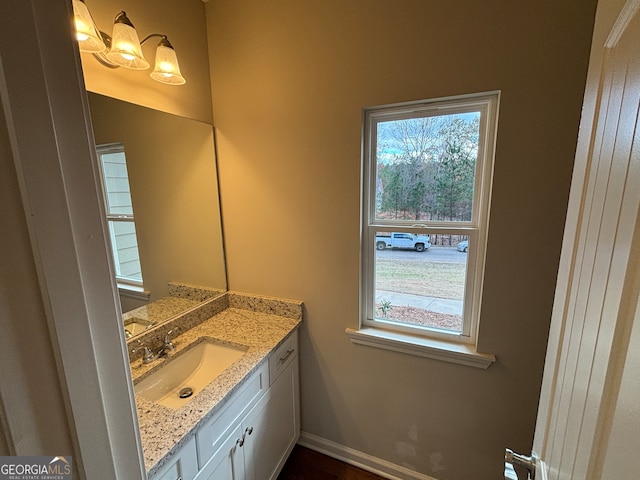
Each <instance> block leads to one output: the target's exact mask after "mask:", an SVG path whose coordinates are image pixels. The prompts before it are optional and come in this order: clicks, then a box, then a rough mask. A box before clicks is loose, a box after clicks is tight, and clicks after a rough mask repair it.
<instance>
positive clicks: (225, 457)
mask: <svg viewBox="0 0 640 480" xmlns="http://www.w3.org/2000/svg"><path fill="white" fill-rule="evenodd" d="M241 438H242V427H241V425H239V424H238V425H237V426H236V428H235V429H233V430H232V431H231V434H230V435H229V436H228V437H227V438H226V440H225V441H224V442H223V443H222V445H221V446H220V448H219V449H218V450H217V451H216V453H214V454H213V456H212V457H211V459H210V460H209V461H208V462H207V464H206V465H205V466H204V468H203V469H202V470H200V472H199V473H198V476H197V477H196V479H195V480H246V476H245V472H244V450H243V448H240V447H239V440H240V439H241Z"/></svg>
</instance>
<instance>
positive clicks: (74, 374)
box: [0, 0, 146, 480]
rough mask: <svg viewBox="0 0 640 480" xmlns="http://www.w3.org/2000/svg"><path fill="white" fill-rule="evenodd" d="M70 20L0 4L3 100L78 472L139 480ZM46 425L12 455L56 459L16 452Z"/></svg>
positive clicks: (31, 1) (11, 438)
mask: <svg viewBox="0 0 640 480" xmlns="http://www.w3.org/2000/svg"><path fill="white" fill-rule="evenodd" d="M72 18H73V15H72V8H71V2H70V1H69V0H66V1H62V2H59V1H56V2H52V1H51V0H7V1H3V2H2V3H1V5H0V95H1V100H2V108H3V110H4V116H5V119H6V123H7V128H8V132H9V138H10V144H11V153H12V157H13V162H14V166H15V170H16V176H17V179H16V181H17V183H18V185H19V189H20V194H21V197H22V204H23V208H24V211H23V212H20V213H21V214H22V215H24V217H25V219H26V223H27V229H28V232H29V239H30V243H31V250H32V253H33V260H34V263H35V268H36V271H37V276H38V282H39V286H40V294H41V297H42V303H43V306H44V311H45V315H46V325H43V327H44V328H45V329H47V330H48V336H49V338H50V342H51V345H52V348H53V353H54V356H55V362H56V367H57V372H58V380H59V383H60V386H61V391H62V397H63V400H64V403H65V407H66V417H67V418H66V421H67V423H68V425H69V427H70V430H71V435H72V437H73V443H74V446H75V451H74V452H73V455H74V465H76V466H77V467H79V471H77V472H74V473H77V474H78V477H79V478H91V479H94V478H95V479H99V478H114V479H122V480H125V479H126V480H142V479H146V473H145V469H144V464H143V455H142V446H141V442H140V436H139V433H138V419H137V414H136V407H135V401H134V397H133V385H132V383H131V373H130V369H129V358H128V355H127V351H126V343H125V338H124V330H123V329H122V328H121V323H120V322H121V315H120V312H119V306H120V304H119V299H118V297H117V288H116V284H115V277H114V276H113V268H112V265H111V263H110V262H111V260H110V257H109V254H108V249H107V247H108V245H107V243H106V242H107V240H106V238H107V237H106V236H105V231H106V222H105V220H104V219H105V216H104V212H103V211H102V209H103V207H102V205H101V203H100V201H99V190H98V186H97V185H98V184H97V181H96V179H97V177H96V170H95V168H96V165H97V159H96V153H95V146H94V141H93V131H92V127H91V122H90V116H89V109H88V101H87V95H86V91H85V88H84V81H83V76H82V68H81V63H80V55H79V52H78V49H77V46H76V45H74V40H73V34H72V28H73V27H72V20H71V19H72ZM14 320H15V321H19V318H18V317H16V318H12V319H10V321H14ZM20 348H21V350H22V352H19V353H21V355H16V357H14V358H10V360H12V361H13V362H14V363H12V364H14V365H17V366H18V365H21V362H24V361H25V360H24V358H26V355H28V353H27V352H28V350H29V345H24V346H21V347H20ZM23 370H25V371H27V370H28V367H27V366H25V367H24V368H23ZM24 381H25V382H28V379H25V380H24ZM3 387H4V386H3ZM6 387H8V386H6ZM2 407H3V409H4V412H3V413H4V414H5V415H6V416H7V418H12V417H13V416H28V415H30V413H29V412H25V411H20V405H17V406H16V405H13V404H12V405H8V404H4V405H2ZM24 408H25V406H23V409H24ZM12 409H13V410H12ZM5 427H6V425H5ZM38 427H39V428H38V430H37V431H20V430H19V429H18V427H16V430H13V431H9V432H5V435H6V440H7V443H8V444H9V447H10V450H12V451H13V452H14V453H15V454H18V455H34V454H44V453H49V452H38V453H36V452H20V451H19V449H18V448H16V445H19V439H20V438H21V437H27V436H38V435H44V433H42V432H40V429H42V430H44V429H46V425H38ZM47 434H48V435H51V434H52V433H51V432H47ZM54 435H55V433H54ZM68 453H69V452H60V454H63V455H66V454H68ZM74 478H75V477H74Z"/></svg>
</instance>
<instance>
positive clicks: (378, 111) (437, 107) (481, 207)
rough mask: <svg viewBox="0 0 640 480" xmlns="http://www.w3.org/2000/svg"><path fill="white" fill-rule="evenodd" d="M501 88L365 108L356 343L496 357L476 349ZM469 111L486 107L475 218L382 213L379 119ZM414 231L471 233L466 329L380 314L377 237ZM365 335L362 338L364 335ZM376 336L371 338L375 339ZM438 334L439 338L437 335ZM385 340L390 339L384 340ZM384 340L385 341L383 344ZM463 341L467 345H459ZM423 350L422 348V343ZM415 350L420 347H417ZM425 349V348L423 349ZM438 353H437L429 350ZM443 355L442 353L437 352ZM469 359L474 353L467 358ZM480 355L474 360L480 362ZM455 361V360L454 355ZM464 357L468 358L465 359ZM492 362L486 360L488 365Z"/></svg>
mask: <svg viewBox="0 0 640 480" xmlns="http://www.w3.org/2000/svg"><path fill="white" fill-rule="evenodd" d="M499 99H500V93H499V92H486V93H481V94H475V95H464V96H457V97H447V98H440V99H434V100H426V101H420V102H410V103H403V104H394V105H388V106H381V107H373V108H367V109H365V110H364V112H363V117H364V118H363V159H362V167H363V169H362V215H361V218H362V226H361V279H360V312H361V313H360V325H359V329H358V330H350V329H348V331H347V333H348V334H349V336H350V337H351V339H352V341H354V342H355V343H366V344H368V345H371V342H367V341H363V338H362V334H364V335H369V336H373V337H375V343H377V344H379V343H380V339H384V338H385V337H386V338H387V339H390V340H392V343H393V345H395V348H392V349H394V350H401V351H403V350H402V349H401V348H398V345H397V343H398V342H403V343H407V344H412V346H411V347H410V350H415V346H416V345H417V346H425V345H426V346H427V347H428V349H431V348H435V349H444V350H449V351H452V350H453V351H462V352H465V354H472V355H476V356H480V357H485V358H483V359H482V360H481V361H480V363H481V365H474V366H482V367H483V368H486V366H488V364H486V362H485V360H486V361H488V362H489V364H490V363H491V361H493V360H495V358H494V357H493V356H492V355H489V356H486V355H485V354H478V353H477V352H476V351H475V344H476V342H477V333H478V322H479V317H480V309H481V297H482V279H483V277H484V268H485V253H486V242H487V230H488V223H489V210H490V199H491V184H492V178H493V164H494V153H495V139H496V131H497V117H498V105H499ZM466 112H480V114H481V116H480V125H479V145H478V158H477V161H476V174H475V185H474V199H473V208H472V218H471V220H470V221H464V222H463V221H456V222H452V221H426V222H425V221H420V220H419V221H415V220H383V219H376V215H375V214H376V202H375V199H376V173H377V172H376V168H377V165H376V141H377V140H376V139H377V129H376V128H377V124H378V123H379V122H384V121H393V120H403V119H408V118H421V117H426V116H440V115H449V114H458V113H466ZM392 231H393V232H409V233H414V234H424V235H432V236H433V235H435V234H452V235H465V236H467V237H468V239H469V248H468V254H467V255H468V257H467V272H466V281H465V295H464V310H463V327H462V332H452V331H446V330H441V329H434V328H427V327H419V326H415V325H410V324H402V323H399V322H393V321H385V320H381V319H380V318H378V319H375V255H376V249H375V237H376V233H379V232H392ZM358 340H360V341H358ZM369 340H371V339H369ZM432 340H433V341H432ZM383 343H384V342H383ZM377 346H382V345H377ZM458 346H461V347H458ZM420 350H422V349H420ZM413 353H415V352H413ZM418 354H419V355H424V353H418ZM424 356H434V355H424ZM436 357H437V358H439V357H438V356H436ZM466 360H467V361H468V360H469V359H468V358H467V359H466ZM476 360H477V359H472V360H470V361H471V363H472V364H475V362H476ZM454 361H455V360H454ZM458 363H465V362H464V361H459V362H458ZM485 364H486V365H485Z"/></svg>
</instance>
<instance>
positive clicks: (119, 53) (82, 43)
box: [73, 0, 186, 85]
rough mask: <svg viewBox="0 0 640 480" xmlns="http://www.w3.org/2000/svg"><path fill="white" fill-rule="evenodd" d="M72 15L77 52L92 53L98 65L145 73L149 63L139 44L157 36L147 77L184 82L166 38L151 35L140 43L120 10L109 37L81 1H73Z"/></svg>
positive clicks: (174, 53) (169, 83)
mask: <svg viewBox="0 0 640 480" xmlns="http://www.w3.org/2000/svg"><path fill="white" fill-rule="evenodd" d="M73 16H74V23H75V27H76V38H77V40H78V46H79V48H80V50H81V51H83V52H89V53H92V54H93V56H94V57H95V58H96V59H97V60H98V61H99V62H100V63H101V64H102V65H104V66H106V67H109V68H118V67H124V68H129V69H131V70H146V69H148V68H149V62H147V60H146V59H145V58H144V55H143V54H142V45H144V43H145V42H146V41H147V40H149V39H150V38H154V37H160V42H159V43H158V45H157V47H156V63H155V68H154V69H153V72H151V78H153V79H154V80H156V81H157V82H160V83H165V84H167V85H184V84H185V83H186V80H185V78H184V77H183V76H182V74H181V73H180V66H179V65H178V57H177V56H176V52H175V50H174V48H173V45H171V43H170V42H169V39H168V38H167V36H166V35H163V34H160V33H152V34H151V35H147V36H146V37H145V38H144V40H142V42H141V41H140V40H139V39H138V32H137V31H136V29H135V27H134V26H133V24H132V23H131V20H129V18H128V17H127V14H126V13H125V12H124V11H122V12H120V13H118V15H116V18H115V20H114V23H113V35H112V36H109V35H107V34H106V33H104V32H102V31H100V30H99V29H98V27H97V26H96V24H95V22H94V20H93V17H92V16H91V13H89V9H88V8H87V5H86V4H85V3H84V0H73Z"/></svg>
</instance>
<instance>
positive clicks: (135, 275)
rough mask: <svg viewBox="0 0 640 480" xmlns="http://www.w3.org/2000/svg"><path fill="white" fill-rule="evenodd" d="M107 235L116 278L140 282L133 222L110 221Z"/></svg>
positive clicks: (138, 258)
mask: <svg viewBox="0 0 640 480" xmlns="http://www.w3.org/2000/svg"><path fill="white" fill-rule="evenodd" d="M108 223H109V233H110V235H111V245H112V248H113V256H114V263H115V267H116V277H118V278H122V279H126V280H131V281H135V282H142V269H141V268H140V256H139V254H138V241H137V238H136V226H135V224H134V223H133V222H128V221H116V220H110V221H109V222H108Z"/></svg>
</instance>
